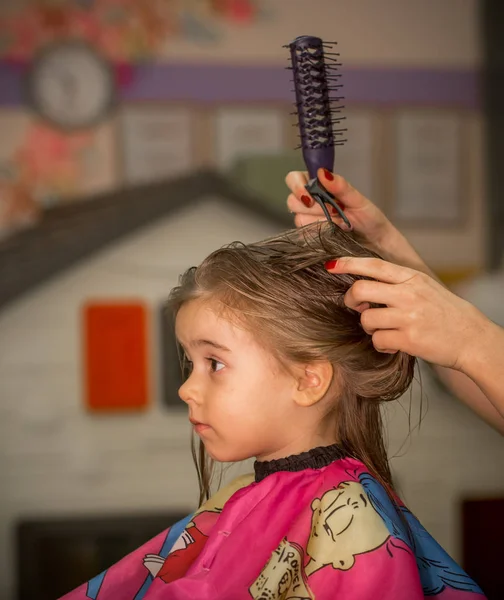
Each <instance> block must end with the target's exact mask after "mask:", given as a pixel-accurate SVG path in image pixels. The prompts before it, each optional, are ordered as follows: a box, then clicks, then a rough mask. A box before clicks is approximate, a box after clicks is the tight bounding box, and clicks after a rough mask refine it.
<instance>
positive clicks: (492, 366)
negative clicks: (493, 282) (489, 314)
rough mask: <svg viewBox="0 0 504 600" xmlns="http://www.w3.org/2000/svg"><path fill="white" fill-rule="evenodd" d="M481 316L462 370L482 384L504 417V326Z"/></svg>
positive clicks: (482, 388) (496, 408)
mask: <svg viewBox="0 0 504 600" xmlns="http://www.w3.org/2000/svg"><path fill="white" fill-rule="evenodd" d="M481 317H482V318H480V319H479V323H478V325H477V328H476V329H475V331H474V334H473V335H472V339H470V340H469V342H468V347H467V350H466V351H465V352H464V355H463V359H462V361H461V365H460V371H461V373H463V374H465V375H467V376H468V377H469V378H470V379H471V380H472V381H473V382H474V383H475V384H476V385H477V386H478V388H479V389H480V390H481V391H482V392H483V394H484V395H485V396H486V398H488V400H489V401H490V402H491V404H492V405H493V407H494V408H495V410H496V411H497V412H498V413H499V414H500V416H501V418H502V419H503V420H504V329H503V328H502V327H499V326H498V325H496V324H495V323H493V322H492V321H490V320H489V319H487V318H486V317H484V316H483V315H481ZM503 433H504V432H503Z"/></svg>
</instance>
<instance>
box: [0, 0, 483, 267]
mask: <svg viewBox="0 0 504 600" xmlns="http://www.w3.org/2000/svg"><path fill="white" fill-rule="evenodd" d="M303 33H308V34H316V35H318V36H320V37H322V38H323V39H326V40H334V41H337V42H338V45H339V46H338V50H339V51H340V53H341V59H342V62H343V65H344V66H343V70H342V72H343V80H342V81H343V84H344V95H345V97H346V102H345V103H346V106H347V110H346V112H345V115H346V117H347V122H346V125H347V127H348V134H347V138H348V142H347V144H346V145H345V146H343V147H342V148H337V152H336V165H335V166H336V169H337V170H338V171H340V172H342V174H344V175H346V176H347V177H348V178H349V179H350V180H351V181H352V183H353V184H354V185H355V186H357V187H359V188H361V189H362V190H363V192H364V193H366V194H369V195H372V197H373V199H374V201H375V202H376V203H377V204H379V205H380V206H382V207H383V208H384V209H385V210H387V212H388V214H389V215H390V216H391V218H393V219H395V220H396V221H397V222H398V224H399V225H400V226H401V228H402V229H404V231H405V232H406V233H407V234H408V235H409V236H411V239H412V241H413V243H414V244H415V245H416V246H417V247H418V248H419V250H420V251H421V252H422V253H424V254H425V257H426V259H427V260H428V261H429V263H430V264H431V265H432V266H433V267H435V268H437V269H438V270H439V271H442V272H443V273H447V274H448V275H450V272H454V273H455V275H456V274H457V273H461V274H467V273H468V272H472V271H474V270H477V269H479V268H481V266H482V265H483V263H484V259H485V257H484V248H485V244H484V235H485V222H484V211H483V210H482V198H483V196H484V186H483V177H482V123H481V114H480V96H479V83H478V81H479V80H478V70H479V67H480V63H481V50H480V39H479V28H478V2H476V1H475V0H447V1H445V2H442V3H440V2H436V1H435V0H427V1H426V2H422V3H419V2H416V1H414V0H409V1H406V2H401V1H400V0H387V1H384V2H380V3H376V2H373V1H372V0H362V1H361V2H358V3H356V2H351V1H350V0H346V1H345V0H339V1H329V0H327V1H324V0H318V1H317V2H314V3H313V4H310V9H309V10H307V6H306V3H305V2H303V1H301V0H278V1H275V2H273V1H272V0H262V1H259V0H257V1H254V0H232V1H229V2H215V1H213V0H206V1H203V2H202V1H201V0H198V1H190V0H188V1H187V2H183V3H171V2H166V3H159V2H154V1H153V0H146V1H145V2H142V3H137V2H132V1H131V0H114V1H113V2H112V1H108V0H94V1H90V2H78V1H75V2H74V1H72V2H70V1H67V2H64V1H51V2H47V1H44V0H39V1H37V2H25V3H23V2H20V3H16V4H15V5H14V4H13V3H4V4H2V16H1V19H0V128H1V130H2V136H1V139H0V194H2V198H3V211H0V236H1V234H2V231H3V232H4V235H7V234H8V233H9V232H10V231H13V230H15V229H16V228H19V227H24V226H26V225H27V224H28V225H29V224H30V223H33V222H36V221H37V219H38V218H40V211H41V210H43V209H44V207H47V206H50V205H53V204H54V203H58V202H67V201H69V200H71V199H76V198H85V197H89V195H94V194H96V193H99V192H101V191H106V190H111V189H114V188H117V187H118V186H123V185H133V184H135V183H137V182H141V181H145V180H146V179H153V178H163V177H171V176H174V175H176V174H178V173H181V172H187V171H190V170H191V169H195V168H198V167H201V166H214V167H215V168H217V169H221V170H226V171H227V170H229V169H230V168H232V167H233V166H235V167H236V168H235V169H234V171H232V172H233V173H234V174H235V175H237V176H239V177H240V178H241V180H242V181H244V182H245V183H246V184H247V185H249V186H251V187H256V188H259V190H260V191H261V192H263V191H265V192H266V193H268V191H269V196H270V197H272V200H273V201H275V202H277V203H280V204H281V203H283V202H284V201H285V191H284V188H282V187H281V186H282V184H281V182H282V180H283V175H284V172H285V169H288V168H300V167H301V165H302V163H301V162H300V155H299V153H294V152H293V148H294V147H295V146H296V144H297V139H296V130H295V129H293V128H292V123H293V118H292V117H291V116H290V115H289V113H290V112H291V110H292V99H293V98H292V92H291V89H290V87H291V86H290V84H289V82H288V74H287V72H286V71H284V70H283V66H284V65H286V64H287V57H288V51H287V50H286V49H284V48H282V45H284V44H286V43H288V42H289V41H290V40H292V39H293V38H294V37H296V36H297V35H299V34H303ZM68 38H78V39H84V40H86V41H87V42H89V43H90V44H91V46H93V47H94V48H95V49H97V50H98V51H99V52H100V54H102V55H103V56H104V57H105V58H106V60H107V61H109V63H110V65H111V66H112V70H113V73H114V78H115V79H114V81H115V92H116V94H117V103H116V109H115V110H114V111H112V113H110V114H109V115H108V116H105V115H103V117H102V118H97V120H96V125H95V126H94V127H91V128H86V129H84V130H78V131H75V132H68V131H67V132H62V131H61V130H59V129H58V128H57V127H55V126H54V125H51V124H49V123H48V122H47V121H45V120H44V119H41V118H40V117H39V116H37V115H38V113H37V110H36V109H35V108H34V104H36V101H34V100H33V98H32V99H31V100H29V98H28V96H27V94H26V81H27V78H28V77H29V73H30V69H31V68H33V65H34V64H35V63H37V61H38V60H39V58H40V55H41V52H42V50H43V49H44V48H45V47H46V46H47V45H48V44H50V43H55V42H62V41H64V40H65V39H68ZM404 111H409V112H407V116H408V115H409V116H411V111H420V112H419V115H420V116H422V117H423V116H425V115H426V114H427V115H428V114H429V111H431V114H433V115H434V116H435V117H436V116H437V117H438V118H439V119H440V120H441V123H444V126H446V127H448V131H451V129H453V127H455V129H456V131H455V133H456V135H457V138H456V140H454V143H455V144H456V145H458V146H460V156H459V157H457V158H454V159H453V160H454V163H456V164H453V165H452V167H451V168H452V171H453V172H452V173H451V174H450V173H449V172H448V174H442V173H441V171H440V172H439V173H437V174H434V173H433V177H432V178H434V177H438V176H439V178H441V179H440V185H439V186H438V189H440V187H441V186H442V185H446V184H448V185H451V186H452V187H453V186H454V185H456V183H455V180H457V184H458V185H459V188H460V189H459V192H458V196H459V197H460V200H459V202H460V209H459V208H454V209H453V210H455V211H457V210H459V211H460V213H461V214H460V218H458V220H457V221H456V223H455V224H453V223H451V224H450V223H449V224H448V225H447V226H444V225H443V223H442V222H441V221H440V220H439V219H438V209H439V203H436V201H435V200H432V210H430V212H429V211H427V210H424V212H425V213H426V214H427V219H426V221H427V222H426V223H425V222H423V223H422V222H421V219H418V218H417V217H415V218H413V219H404V218H401V214H402V213H401V211H400V210H399V209H398V210H396V207H397V205H398V204H399V200H400V199H401V198H404V197H405V196H406V195H405V194H403V193H402V188H401V183H400V178H401V175H400V170H401V168H402V167H401V165H400V164H399V163H400V157H401V154H403V150H402V146H399V145H398V144H399V142H398V135H399V134H398V131H397V130H398V127H399V120H400V119H401V116H402V115H403V113H404ZM450 119H451V120H452V121H453V122H452V123H451V124H450ZM447 121H448V122H447ZM424 127H426V125H425V124H424ZM433 127H434V128H436V127H437V124H436V122H434V125H433ZM450 128H451V129H450ZM154 131H155V132H156V135H153V133H152V132H154ZM409 152H410V154H411V153H413V154H414V152H415V149H414V148H410V149H409ZM253 156H258V157H259V158H260V157H261V156H265V157H266V158H267V157H271V156H283V157H285V160H284V161H283V162H280V163H279V164H278V165H275V164H273V163H271V162H269V161H268V160H264V161H263V163H262V164H261V166H260V168H259V169H257V170H256V171H255V172H253V170H251V169H248V168H246V167H243V166H242V168H241V169H237V167H238V166H240V165H237V161H240V159H242V160H247V159H251V158H252V157H253ZM410 158H411V157H410ZM404 168H406V167H404ZM258 173H261V174H262V176H261V175H259V174H258ZM443 177H444V180H443V179H442V178H443ZM446 178H448V181H447V179H446ZM278 182H280V185H279V184H278ZM275 183H276V185H275ZM419 185H420V182H419ZM432 195H433V194H432V193H431V191H429V190H426V193H425V194H424V196H423V197H424V198H429V197H431V196H432ZM452 195H453V194H452ZM448 196H449V194H448V193H447V194H445V198H448ZM450 201H451V202H452V203H455V202H457V200H456V199H453V198H452V199H451V200H450ZM446 202H448V200H446ZM396 212H397V215H396ZM424 220H425V219H424ZM451 274H453V273H451Z"/></svg>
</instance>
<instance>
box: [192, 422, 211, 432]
mask: <svg viewBox="0 0 504 600" xmlns="http://www.w3.org/2000/svg"><path fill="white" fill-rule="evenodd" d="M206 429H210V425H205V424H204V423H196V424H194V431H195V432H196V433H198V434H199V433H203V431H205V430H206Z"/></svg>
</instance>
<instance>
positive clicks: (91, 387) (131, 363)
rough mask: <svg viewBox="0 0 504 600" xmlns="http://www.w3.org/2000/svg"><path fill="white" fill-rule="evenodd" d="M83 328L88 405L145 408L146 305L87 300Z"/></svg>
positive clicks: (96, 408)
mask: <svg viewBox="0 0 504 600" xmlns="http://www.w3.org/2000/svg"><path fill="white" fill-rule="evenodd" d="M83 329H84V331H83V333H84V376H85V403H86V406H87V408H89V409H90V410H92V411H116V410H118V411H124V410H140V409H144V408H145V407H146V406H147V404H148V351H147V337H148V336H147V311H146V308H145V306H144V305H143V304H141V303H98V302H89V303H87V304H86V305H85V306H84V310H83Z"/></svg>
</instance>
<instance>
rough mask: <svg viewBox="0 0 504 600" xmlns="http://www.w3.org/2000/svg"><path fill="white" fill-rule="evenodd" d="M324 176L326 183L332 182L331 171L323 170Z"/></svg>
mask: <svg viewBox="0 0 504 600" xmlns="http://www.w3.org/2000/svg"><path fill="white" fill-rule="evenodd" d="M324 175H325V178H326V179H327V181H332V180H333V179H334V175H333V174H332V173H331V171H328V170H327V169H324Z"/></svg>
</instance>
